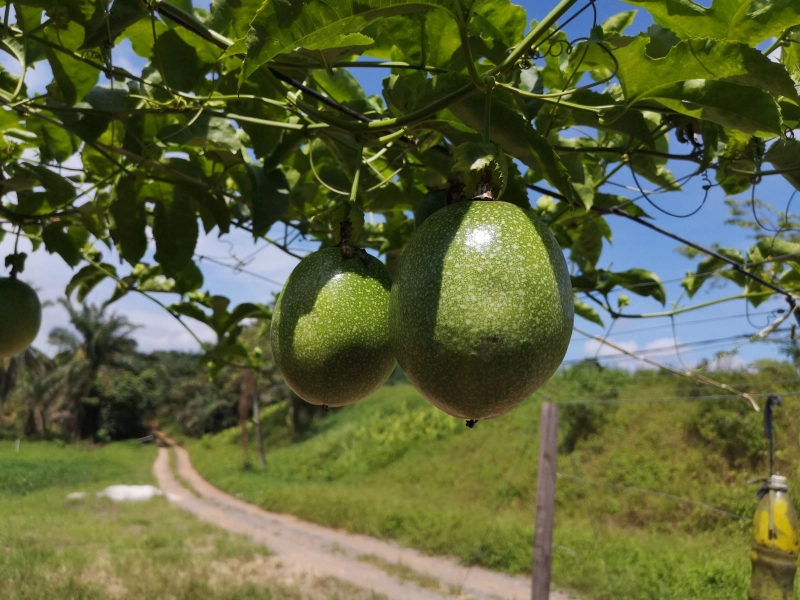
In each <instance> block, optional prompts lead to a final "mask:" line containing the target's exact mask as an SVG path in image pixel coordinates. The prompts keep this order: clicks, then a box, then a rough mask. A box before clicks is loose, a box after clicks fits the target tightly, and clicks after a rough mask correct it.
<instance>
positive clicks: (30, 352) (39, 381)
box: [0, 347, 57, 436]
mask: <svg viewBox="0 0 800 600" xmlns="http://www.w3.org/2000/svg"><path fill="white" fill-rule="evenodd" d="M3 362H4V361H0V406H2V404H3V403H4V402H6V401H8V400H9V398H12V392H13V398H14V399H15V400H16V402H15V404H16V406H18V407H21V408H22V411H21V414H18V417H20V420H21V422H22V431H23V433H24V434H25V435H39V436H42V435H44V434H45V433H46V432H47V417H48V412H49V410H50V408H51V406H52V404H53V401H54V400H55V399H56V397H57V393H56V388H55V387H54V386H53V385H52V383H53V374H54V369H55V363H54V362H53V360H52V359H51V358H49V357H48V356H47V355H46V354H44V353H43V352H41V351H40V350H38V349H36V348H34V347H30V348H28V349H27V350H25V351H24V352H22V353H20V354H17V355H16V356H13V357H11V358H9V359H7V361H5V364H3Z"/></svg>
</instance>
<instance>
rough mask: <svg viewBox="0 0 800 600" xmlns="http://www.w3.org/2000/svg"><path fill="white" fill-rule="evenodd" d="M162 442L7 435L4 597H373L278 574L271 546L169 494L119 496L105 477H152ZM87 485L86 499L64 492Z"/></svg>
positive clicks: (2, 490)
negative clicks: (142, 498) (109, 494)
mask: <svg viewBox="0 0 800 600" xmlns="http://www.w3.org/2000/svg"><path fill="white" fill-rule="evenodd" d="M155 452H156V449H155V448H154V447H153V446H146V447H142V446H137V445H136V444H112V445H109V446H106V447H104V448H102V449H99V450H89V449H85V448H82V447H78V446H64V447H62V446H60V445H56V444H53V443H45V442H36V443H27V442H25V441H23V442H22V444H21V447H20V450H19V453H18V454H17V453H16V452H15V445H14V443H13V442H3V441H0V515H2V517H1V518H0V597H1V598H3V600H22V599H25V600H67V599H68V600H105V599H133V598H173V599H175V600H217V599H218V600H246V599H248V598H252V599H253V600H255V599H259V600H265V599H266V600H269V599H278V598H280V599H281V600H307V599H314V600H321V599H323V598H324V599H328V598H336V599H338V600H351V599H353V598H360V599H362V600H370V599H372V600H375V599H376V597H375V596H373V595H372V594H371V593H366V592H363V591H360V590H357V589H355V588H353V587H352V586H349V585H348V584H345V583H342V582H340V581H338V580H335V579H331V578H327V579H314V580H311V579H307V580H303V579H294V580H292V581H285V580H278V578H277V577H275V565H274V564H273V563H272V562H270V560H269V559H268V556H269V551H268V550H267V549H266V548H264V547H263V546H260V545H256V544H253V543H250V542H249V541H247V540H246V539H245V538H244V537H240V536H236V535H232V534H229V533H227V532H224V531H222V530H220V529H217V528H216V527H213V526H211V525H207V524H205V523H202V522H200V521H198V520H197V519H195V518H194V517H193V516H191V515H189V514H188V513H184V512H183V511H180V510H177V509H175V508H173V507H171V506H169V504H168V503H167V501H166V499H164V498H156V499H154V500H151V501H148V502H141V503H113V502H111V501H110V500H107V499H100V498H97V497H95V494H94V493H95V492H96V491H99V490H101V489H103V488H105V487H106V486H108V485H112V484H118V483H125V484H154V483H155V480H154V478H153V476H152V474H151V471H150V470H151V468H152V464H153V460H154V459H155ZM74 491H85V492H88V495H87V497H86V498H85V499H83V500H75V501H70V500H67V499H66V495H67V494H68V493H70V492H74Z"/></svg>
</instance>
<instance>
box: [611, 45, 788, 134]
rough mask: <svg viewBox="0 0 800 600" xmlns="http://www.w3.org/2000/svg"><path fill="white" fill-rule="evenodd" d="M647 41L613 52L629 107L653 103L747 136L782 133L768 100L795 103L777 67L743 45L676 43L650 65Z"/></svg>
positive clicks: (782, 71) (785, 77)
mask: <svg viewBox="0 0 800 600" xmlns="http://www.w3.org/2000/svg"><path fill="white" fill-rule="evenodd" d="M618 39H622V38H618ZM649 40H650V38H648V37H646V36H639V37H636V38H634V39H632V40H630V42H629V43H627V45H624V46H621V47H618V48H617V49H616V50H615V51H614V55H615V56H616V58H617V60H618V62H619V71H618V77H619V80H620V83H621V85H622V89H623V92H624V94H625V103H626V104H627V105H628V106H630V105H633V104H636V103H638V102H642V101H646V100H656V101H658V102H660V103H661V104H663V105H664V106H667V107H668V108H670V109H672V110H674V111H676V112H678V113H681V114H685V115H688V116H692V117H696V118H701V119H706V120H709V121H713V122H715V123H719V124H720V125H723V126H726V127H731V128H734V129H740V130H741V131H745V132H748V133H763V134H765V135H770V134H772V133H780V132H782V128H781V115H780V111H779V109H778V105H777V102H776V100H775V98H774V97H773V94H774V95H775V96H779V95H783V96H787V97H789V98H794V99H796V98H797V92H796V90H795V89H794V84H793V82H792V80H791V78H790V77H789V75H788V73H787V72H786V70H785V69H784V68H783V67H782V66H781V65H780V64H777V63H773V62H772V61H771V60H769V59H768V58H767V57H766V56H764V55H763V54H761V53H760V52H758V51H757V50H754V49H752V48H750V47H748V46H747V45H745V44H742V43H739V42H728V41H719V40H711V39H693V40H687V41H683V42H680V43H679V44H677V45H676V46H675V47H673V48H672V49H671V50H670V52H669V54H667V55H666V56H665V57H664V58H660V59H652V58H650V57H649V56H647V54H646V47H647V44H648V42H649Z"/></svg>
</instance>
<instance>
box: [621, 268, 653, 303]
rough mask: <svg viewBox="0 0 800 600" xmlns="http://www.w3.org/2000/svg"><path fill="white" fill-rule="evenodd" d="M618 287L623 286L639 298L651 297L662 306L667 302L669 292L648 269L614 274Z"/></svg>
mask: <svg viewBox="0 0 800 600" xmlns="http://www.w3.org/2000/svg"><path fill="white" fill-rule="evenodd" d="M611 277H612V280H613V281H614V283H615V284H616V285H621V286H622V287H624V288H625V289H627V290H630V291H631V292H633V293H634V294H638V295H639V296H649V297H652V298H655V299H656V300H658V301H659V302H660V303H661V304H662V305H663V304H665V303H666V302H667V292H666V290H665V289H664V284H662V283H661V278H660V277H659V276H658V275H656V274H655V273H653V272H652V271H647V270H646V269H628V270H627V271H619V272H617V273H613V274H612V276H611Z"/></svg>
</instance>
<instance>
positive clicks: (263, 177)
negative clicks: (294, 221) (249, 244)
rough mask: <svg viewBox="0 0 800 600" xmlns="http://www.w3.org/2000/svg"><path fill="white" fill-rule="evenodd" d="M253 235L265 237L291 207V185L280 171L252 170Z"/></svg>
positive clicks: (252, 168) (255, 168) (254, 168)
mask: <svg viewBox="0 0 800 600" xmlns="http://www.w3.org/2000/svg"><path fill="white" fill-rule="evenodd" d="M250 180H251V185H252V193H251V195H250V201H251V202H252V206H253V235H255V236H262V235H265V234H266V233H267V232H268V231H269V228H270V227H272V225H273V224H274V223H275V221H277V220H278V219H279V218H281V216H283V213H284V212H286V209H287V208H288V206H289V184H288V182H287V181H286V177H285V176H284V175H283V173H282V172H281V171H280V170H279V169H273V170H271V171H264V169H263V168H261V167H251V168H250Z"/></svg>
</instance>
